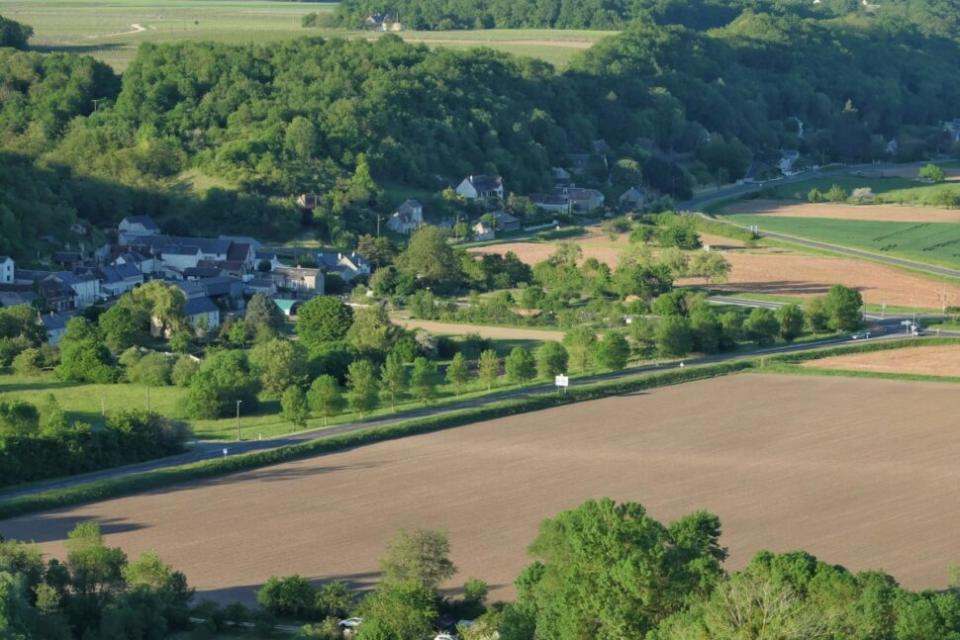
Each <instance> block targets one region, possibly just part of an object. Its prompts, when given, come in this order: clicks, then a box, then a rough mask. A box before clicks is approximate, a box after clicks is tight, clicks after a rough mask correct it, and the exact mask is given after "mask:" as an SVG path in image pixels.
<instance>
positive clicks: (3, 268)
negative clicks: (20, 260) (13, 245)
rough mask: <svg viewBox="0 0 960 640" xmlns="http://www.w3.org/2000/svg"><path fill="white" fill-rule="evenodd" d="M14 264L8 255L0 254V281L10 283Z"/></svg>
mask: <svg viewBox="0 0 960 640" xmlns="http://www.w3.org/2000/svg"><path fill="white" fill-rule="evenodd" d="M15 268H16V264H15V263H14V261H13V258H11V257H10V256H0V283H3V284H12V283H13V274H14V269H15Z"/></svg>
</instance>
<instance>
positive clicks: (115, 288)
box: [100, 264, 143, 296]
mask: <svg viewBox="0 0 960 640" xmlns="http://www.w3.org/2000/svg"><path fill="white" fill-rule="evenodd" d="M141 284H143V274H142V273H141V272H140V269H138V268H137V267H136V265H133V264H119V265H116V266H104V267H100V289H101V290H102V291H103V293H105V294H106V295H109V296H120V295H123V294H124V293H126V292H127V291H130V290H132V289H135V288H136V287H138V286H140V285H141Z"/></svg>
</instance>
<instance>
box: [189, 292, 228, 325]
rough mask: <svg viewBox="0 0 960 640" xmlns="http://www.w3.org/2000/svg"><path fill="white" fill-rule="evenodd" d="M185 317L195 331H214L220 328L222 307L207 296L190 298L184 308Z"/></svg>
mask: <svg viewBox="0 0 960 640" xmlns="http://www.w3.org/2000/svg"><path fill="white" fill-rule="evenodd" d="M183 315H185V316H186V317H187V321H188V322H189V323H190V326H192V327H193V328H194V329H197V328H203V329H204V330H206V331H213V330H214V329H216V328H218V327H219V326H220V307H218V306H217V305H216V304H214V303H213V300H211V299H210V298H208V297H207V296H199V297H196V298H188V299H187V303H186V304H185V305H184V307H183Z"/></svg>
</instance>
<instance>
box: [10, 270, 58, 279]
mask: <svg viewBox="0 0 960 640" xmlns="http://www.w3.org/2000/svg"><path fill="white" fill-rule="evenodd" d="M51 273H52V272H50V271H38V270H36V269H17V280H29V281H30V282H37V281H39V280H43V279H44V278H46V277H47V276H49V275H51Z"/></svg>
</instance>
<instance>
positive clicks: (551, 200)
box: [530, 193, 570, 213]
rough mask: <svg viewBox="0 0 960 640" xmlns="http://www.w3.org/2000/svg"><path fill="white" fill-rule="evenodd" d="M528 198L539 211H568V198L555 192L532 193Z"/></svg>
mask: <svg viewBox="0 0 960 640" xmlns="http://www.w3.org/2000/svg"><path fill="white" fill-rule="evenodd" d="M530 200H531V201H532V202H533V205H534V206H535V207H537V208H538V209H540V210H541V211H549V212H551V213H570V200H569V199H568V198H567V197H566V196H563V195H560V194H556V193H532V194H530Z"/></svg>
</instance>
